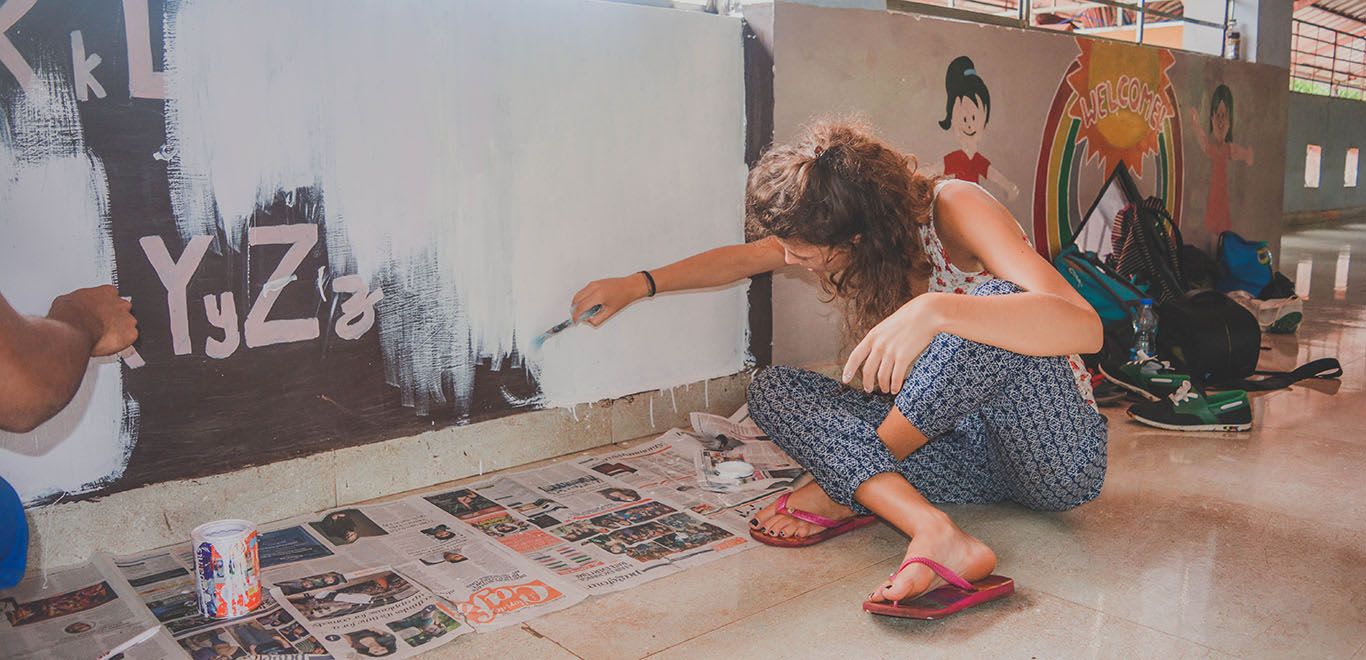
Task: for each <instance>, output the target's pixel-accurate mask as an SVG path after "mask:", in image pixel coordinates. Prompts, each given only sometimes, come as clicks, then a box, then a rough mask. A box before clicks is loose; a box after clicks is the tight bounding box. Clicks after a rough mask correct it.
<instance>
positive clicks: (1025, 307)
mask: <svg viewBox="0 0 1366 660" xmlns="http://www.w3.org/2000/svg"><path fill="white" fill-rule="evenodd" d="M746 197H747V199H746V216H747V220H748V222H749V223H750V225H751V227H752V228H754V229H755V230H757V231H760V232H762V233H765V234H767V237H765V238H763V239H760V240H757V241H754V242H751V243H747V244H745V245H733V246H727V247H722V248H717V249H714V250H710V251H707V252H703V253H701V254H698V255H695V256H692V257H689V258H687V259H684V260H682V261H679V262H677V263H674V264H671V265H668V266H665V267H663V268H659V269H657V270H653V271H642V272H640V273H636V274H633V275H629V276H626V277H620V278H614V279H606V280H598V281H595V282H592V283H590V284H589V285H588V286H586V287H584V288H583V290H581V291H580V292H579V293H578V294H577V295H575V296H574V300H573V303H574V318H582V316H583V315H584V314H585V313H586V312H587V310H589V309H591V308H593V307H594V306H596V305H601V306H602V307H601V310H600V311H598V312H597V313H596V314H595V315H594V316H592V318H590V319H589V322H590V323H591V324H593V325H598V324H601V323H602V322H604V321H606V320H607V319H608V318H611V316H612V315H613V314H615V313H616V312H617V311H619V310H621V309H622V308H623V307H626V306H627V305H629V304H631V303H632V302H634V301H636V300H638V299H640V298H643V297H647V296H652V295H654V294H656V293H658V292H662V291H680V290H687V289H702V288H708V287H714V286H718V285H724V284H728V283H732V282H737V281H740V280H742V279H744V278H747V277H751V276H753V275H756V274H759V273H764V272H768V271H772V270H774V269H777V268H780V267H782V266H783V265H784V264H792V265H798V266H802V267H805V268H806V269H808V270H810V271H812V272H815V273H817V274H819V275H821V276H822V279H823V282H824V284H825V286H826V288H827V290H828V291H829V292H831V293H833V294H834V295H835V296H836V297H837V298H839V299H841V300H842V302H843V303H844V308H845V316H846V320H847V323H848V326H849V328H850V330H851V337H853V338H859V337H862V341H861V342H860V343H859V344H858V346H857V347H856V348H855V349H854V351H853V353H852V354H851V355H850V357H849V360H848V362H847V364H846V365H845V367H844V374H843V376H844V381H845V382H846V383H848V382H850V381H851V380H854V379H855V378H858V380H857V381H856V384H857V385H858V386H859V388H858V389H854V388H851V387H847V386H844V385H841V384H840V383H837V382H835V381H834V380H831V379H829V378H826V377H824V376H821V375H819V374H816V373H813V372H810V371H804V370H800V369H794V368H790V367H772V368H769V369H765V370H763V371H761V372H760V373H758V374H757V375H756V376H755V379H754V382H753V383H752V384H751V385H750V388H749V406H750V415H751V416H752V417H753V418H754V420H755V421H756V422H757V423H758V424H759V426H760V427H761V428H762V429H763V430H764V431H765V432H766V433H768V435H769V436H770V437H771V438H772V439H773V441H774V442H776V443H778V445H779V446H780V447H782V449H783V450H785V451H786V452H787V453H788V454H789V455H791V456H792V457H793V458H794V459H796V460H797V461H798V462H800V463H801V464H802V465H803V466H804V467H805V468H806V469H807V470H809V471H810V472H811V474H812V475H813V476H814V477H815V482H814V483H811V484H808V485H807V486H805V487H803V488H800V489H798V490H796V491H795V492H793V493H791V494H790V495H789V496H786V497H784V498H782V499H780V500H779V501H778V502H776V503H774V504H773V505H771V506H769V507H767V508H765V509H764V510H763V511H761V512H759V514H758V515H757V516H756V517H755V518H754V519H753V520H751V521H750V524H751V525H752V526H753V530H752V532H751V534H752V535H753V536H754V537H755V538H757V539H759V540H760V541H763V542H765V543H769V544H772V545H783V546H798V545H811V544H813V543H817V542H820V541H823V540H825V539H828V538H831V537H833V536H836V535H838V534H842V533H844V532H846V531H849V530H852V529H855V528H857V527H861V526H863V525H865V524H867V523H870V522H872V521H873V520H874V518H873V517H872V515H869V514H876V516H877V517H880V518H882V519H883V520H886V521H887V522H888V523H891V524H892V525H894V526H895V527H896V528H897V529H899V530H901V531H902V532H904V533H905V534H906V535H908V536H909V537H911V542H910V546H909V547H908V549H907V551H906V559H907V560H908V561H907V563H905V564H903V566H902V569H901V570H898V572H897V573H895V574H893V577H892V578H891V579H889V580H888V581H887V582H886V583H884V584H882V585H879V587H878V589H877V590H876V592H874V593H873V594H872V596H871V597H870V600H869V602H868V603H865V609H868V610H869V611H874V612H878V613H884V614H892V615H898V616H920V615H923V614H924V613H925V612H926V611H927V610H926V609H925V607H924V605H925V603H924V602H923V601H922V602H918V603H915V604H912V603H911V601H912V600H913V599H915V598H916V597H918V596H920V595H922V594H926V593H927V592H929V591H930V590H932V589H935V588H936V587H939V586H941V585H943V584H945V583H946V582H947V583H950V584H951V585H957V586H956V587H949V588H948V589H947V590H946V591H945V592H943V593H940V592H936V594H937V596H936V598H937V601H938V605H934V604H931V605H932V607H931V608H930V610H928V611H929V612H930V613H931V614H933V613H940V614H943V613H948V612H951V611H957V610H958V609H962V608H963V607H967V606H970V605H972V604H976V603H977V602H981V601H983V600H990V599H991V598H994V597H998V596H1001V595H1006V594H1008V593H1009V592H1010V591H1011V590H1012V589H1013V586H1012V585H1011V584H1010V582H1009V580H1008V579H1006V578H1000V577H998V576H991V575H990V574H991V572H992V571H993V570H994V569H995V567H996V555H995V553H994V552H992V550H991V549H990V548H988V547H987V546H986V545H985V544H984V543H982V542H981V541H980V540H978V539H976V538H974V537H972V536H970V535H968V534H967V533H966V532H964V531H963V530H962V529H960V528H959V527H958V526H957V525H955V524H954V523H953V521H952V520H950V519H949V517H948V516H947V515H946V514H945V513H944V512H942V511H940V510H939V509H937V508H935V506H934V504H945V503H962V502H974V503H987V502H1001V501H1010V502H1015V503H1018V504H1021V505H1023V506H1026V507H1029V508H1032V509H1038V510H1044V511H1061V510H1065V509H1070V508H1072V507H1075V506H1078V505H1080V504H1082V503H1085V502H1087V501H1089V500H1091V499H1092V498H1094V497H1095V496H1096V495H1097V494H1098V493H1099V492H1100V488H1101V482H1102V481H1103V480H1104V477H1105V466H1106V420H1105V417H1104V416H1102V415H1101V414H1100V413H1099V412H1098V411H1097V410H1096V407H1095V404H1094V402H1093V401H1092V400H1091V390H1090V381H1089V378H1088V377H1087V374H1086V372H1085V370H1084V369H1083V368H1082V366H1081V361H1080V360H1079V359H1078V358H1077V357H1076V356H1075V354H1077V353H1090V352H1094V351H1096V350H1098V349H1099V348H1100V345H1101V341H1102V330H1101V324H1100V319H1099V318H1098V317H1097V316H1096V314H1095V311H1094V310H1093V309H1092V308H1091V307H1090V306H1089V305H1088V304H1087V303H1086V301H1085V300H1084V299H1083V298H1082V297H1081V296H1080V295H1079V294H1078V293H1077V292H1076V291H1074V290H1073V289H1072V288H1071V287H1070V286H1069V285H1068V284H1067V282H1066V281H1065V280H1064V279H1063V278H1062V277H1061V276H1060V275H1059V274H1058V272H1057V271H1056V270H1054V269H1053V267H1052V266H1051V265H1050V264H1049V263H1048V262H1047V261H1046V260H1044V259H1043V258H1042V257H1040V256H1039V254H1038V253H1036V252H1035V251H1034V249H1033V248H1032V247H1031V246H1030V244H1029V242H1028V239H1027V238H1026V237H1025V236H1024V235H1023V233H1022V232H1021V230H1020V226H1019V224H1018V223H1017V222H1016V221H1015V219H1014V218H1013V217H1012V216H1011V214H1010V212H1009V211H1007V210H1006V209H1005V207H1003V206H1002V205H1001V204H1000V203H998V202H997V201H996V200H995V199H994V198H992V197H991V195H990V194H988V193H987V192H986V191H985V190H983V189H982V188H980V187H979V186H977V185H975V184H971V183H966V182H961V181H945V180H935V179H932V178H929V177H926V176H923V175H921V174H918V173H917V172H916V170H915V164H914V161H913V160H912V159H911V158H910V157H908V156H906V155H904V154H902V153H899V152H897V151H896V150H894V149H892V148H890V147H889V146H887V145H886V144H884V143H882V142H881V141H879V140H878V139H876V138H875V137H873V136H872V135H871V133H870V132H869V131H868V130H867V129H866V128H864V127H862V126H859V125H856V124H851V123H844V122H838V123H822V124H818V125H816V126H814V127H812V128H811V129H810V130H808V131H807V132H806V134H805V135H804V136H803V137H802V138H801V139H799V140H798V141H797V142H795V143H793V144H787V145H779V146H775V147H773V148H772V149H770V150H769V151H768V152H767V153H766V154H765V155H764V156H763V158H762V159H761V160H760V161H759V162H758V164H757V165H755V167H754V169H753V170H752V171H751V172H750V175H749V183H748V190H747V195H746ZM860 371H861V372H862V373H861V376H860V375H859V372H860ZM968 583H972V584H971V585H969V584H968ZM955 589H957V591H955ZM944 594H948V596H952V597H951V598H950V597H946V596H944Z"/></svg>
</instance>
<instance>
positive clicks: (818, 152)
mask: <svg viewBox="0 0 1366 660" xmlns="http://www.w3.org/2000/svg"><path fill="white" fill-rule="evenodd" d="M812 151H813V153H814V154H815V155H814V156H813V157H814V158H820V157H821V154H823V153H825V148H824V147H822V146H821V145H819V144H818V145H816V148H815V149H814V150H812Z"/></svg>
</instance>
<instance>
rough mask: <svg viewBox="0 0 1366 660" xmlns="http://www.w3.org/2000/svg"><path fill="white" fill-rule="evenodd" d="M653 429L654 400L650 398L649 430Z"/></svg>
mask: <svg viewBox="0 0 1366 660" xmlns="http://www.w3.org/2000/svg"><path fill="white" fill-rule="evenodd" d="M654 427H655V398H654V397H653V396H652V397H650V428H651V429H653V428H654Z"/></svg>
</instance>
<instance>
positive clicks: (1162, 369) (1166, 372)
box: [1100, 353, 1190, 401]
mask: <svg viewBox="0 0 1366 660" xmlns="http://www.w3.org/2000/svg"><path fill="white" fill-rule="evenodd" d="M1100 373H1101V375H1102V376H1105V379H1106V380H1108V381H1110V382H1112V383H1114V384H1116V385H1118V386H1120V387H1122V388H1124V389H1126V390H1128V391H1130V392H1133V393H1134V394H1137V395H1139V396H1141V397H1143V398H1145V399H1147V400H1149V401H1161V400H1162V399H1163V398H1165V397H1168V396H1171V395H1172V393H1174V392H1176V391H1177V390H1179V389H1181V385H1182V383H1189V382H1190V376H1186V375H1184V374H1178V373H1176V372H1175V371H1172V365H1171V364H1169V363H1167V362H1163V361H1162V360H1159V359H1157V358H1155V357H1152V356H1149V355H1147V354H1145V353H1139V354H1138V358H1137V359H1135V360H1132V361H1130V362H1125V363H1124V364H1121V365H1119V366H1118V367H1116V366H1114V365H1111V366H1110V367H1109V368H1108V369H1107V368H1106V366H1105V365H1103V364H1102V365H1100Z"/></svg>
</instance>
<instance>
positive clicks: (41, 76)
mask: <svg viewBox="0 0 1366 660" xmlns="http://www.w3.org/2000/svg"><path fill="white" fill-rule="evenodd" d="M4 8H5V10H6V11H5V12H4V16H5V17H7V18H5V19H0V20H2V21H3V22H0V36H2V37H3V38H4V39H5V40H6V41H8V42H11V43H12V44H13V46H14V52H15V53H17V57H16V56H14V55H12V54H11V53H10V52H9V51H8V50H7V49H0V53H5V58H4V59H3V61H0V106H2V109H0V117H3V121H0V228H2V229H3V232H4V236H5V241H4V245H3V248H2V249H0V290H2V291H3V292H4V293H5V295H6V296H7V297H9V298H10V299H11V300H12V301H14V302H15V303H16V306H17V307H18V308H19V309H20V311H22V312H26V313H36V314H41V313H44V312H45V311H46V306H47V302H48V301H49V300H50V299H51V297H52V296H53V295H56V294H58V293H60V292H62V291H63V290H66V289H70V288H74V287H76V286H85V285H92V284H96V283H99V282H110V281H113V282H117V283H118V285H119V287H120V291H121V293H122V294H123V295H125V296H130V297H131V298H132V299H133V304H134V311H135V314H136V315H137V317H138V319H139V323H140V327H141V330H142V337H141V339H140V341H139V343H138V345H137V350H138V353H139V356H140V361H141V362H143V363H145V364H144V365H143V366H141V367H140V368H131V367H129V366H124V365H120V364H118V363H116V362H109V363H105V364H101V365H96V366H93V367H92V372H91V374H90V377H89V378H87V382H86V385H85V386H84V388H83V389H82V392H81V394H80V395H79V396H78V398H77V400H76V402H75V404H74V405H73V406H72V407H71V408H69V409H68V410H67V411H66V412H65V413H63V415H62V416H60V417H59V418H57V419H55V420H53V421H51V422H49V423H48V424H46V425H44V426H43V427H41V428H40V429H38V430H37V431H35V432H33V433H30V434H25V435H13V434H3V433H0V474H3V476H4V477H5V478H6V479H8V480H9V481H11V482H12V483H14V485H15V486H16V488H17V489H18V490H19V492H20V494H21V495H22V496H23V497H24V499H25V500H26V501H27V502H28V503H30V504H34V503H39V502H46V501H52V500H56V499H66V500H70V499H72V498H79V497H85V496H90V495H93V494H97V493H108V492H110V491H113V490H122V489H127V488H131V487H134V486H139V485H143V484H149V483H157V482H163V481H167V480H172V479H183V478H190V477H200V476H204V475H210V474H216V473H222V472H226V471H231V470H237V469H241V468H244V467H247V466H253V465H261V464H265V463H270V462H273V461H279V460H282V459H288V458H294V457H299V456H304V455H307V454H311V453H315V452H322V451H327V450H335V449H338V448H341V447H350V446H356V445H362V444H367V443H372V442H376V441H380V440H385V439H389V438H397V437H403V436H411V435H415V434H417V433H419V432H422V431H426V430H430V429H432V428H433V427H437V428H439V427H442V426H450V425H454V424H463V423H467V422H470V421H477V420H480V419H487V418H489V417H494V416H499V415H505V414H508V413H510V412H514V411H522V410H529V409H535V408H544V407H565V408H572V407H573V406H574V405H575V404H577V403H581V402H592V401H597V400H600V399H604V398H611V397H618V396H621V395H625V394H630V393H635V392H641V391H645V390H654V389H659V388H668V387H673V386H676V385H682V384H686V383H694V382H699V381H703V380H706V379H708V378H712V377H716V376H721V375H725V374H733V373H736V372H738V371H740V370H742V369H743V368H744V367H745V364H746V360H747V341H746V340H747V314H748V306H747V302H746V294H745V287H744V286H737V287H731V288H729V289H726V290H723V291H717V292H711V293H706V294H697V295H680V296H664V297H661V298H658V299H654V300H649V301H644V302H642V303H641V304H639V305H636V306H633V307H632V308H630V309H628V310H626V311H625V312H623V313H622V314H621V315H620V316H619V317H618V318H616V319H614V320H613V322H612V323H609V324H607V325H606V326H604V327H603V328H601V329H598V330H595V331H590V330H587V329H575V330H574V331H571V332H566V333H564V334H563V335H561V336H559V337H556V338H555V339H554V340H552V341H551V342H548V343H547V344H546V345H545V346H544V348H543V349H542V350H534V349H533V347H531V346H530V340H531V339H532V338H533V337H535V336H536V335H537V334H539V333H540V332H542V331H543V330H545V329H546V328H548V327H550V326H551V325H554V324H555V323H558V322H559V321H561V320H563V319H564V318H565V317H566V316H568V310H569V301H570V298H571V296H572V295H573V293H574V292H575V291H576V290H577V289H578V288H579V287H580V286H582V285H583V284H585V283H587V282H588V281H589V280H592V279H596V278H600V277H606V276H614V275H621V274H626V273H631V272H634V271H636V270H639V269H641V268H646V267H651V266H656V265H659V264H661V263H667V262H669V261H672V260H675V259H678V258H680V257H682V256H685V255H687V254H690V253H693V252H696V251H699V250H702V249H705V248H708V247H713V246H716V245H721V244H725V243H731V242H737V241H740V240H743V230H742V227H743V223H742V208H741V207H742V200H743V190H744V180H745V173H746V168H745V160H744V149H745V132H744V131H745V115H744V112H745V107H744V91H745V90H744V79H743V75H744V73H743V57H742V41H743V39H742V34H741V22H740V20H739V19H737V18H734V17H723V16H714V15H706V14H702V13H699V12H680V11H672V10H666V9H656V8H646V7H638V6H632V5H623V4H613V3H599V2H578V1H564V0H522V1H520V2H515V3H498V2H474V3H431V2H426V1H417V0H397V1H394V0H386V1H378V0H376V1H370V2H353V3H348V4H346V5H345V6H338V5H335V4H334V3H331V2H324V1H320V0H314V1H301V2H291V3H279V2H267V1H254V0H253V1H243V0H231V1H229V0H186V1H184V2H179V3H165V4H163V3H162V2H161V1H160V0H124V1H123V2H121V3H119V2H101V3H79V4H78V5H73V4H70V3H60V2H41V3H34V2H28V1H18V2H13V1H12V2H8V3H5V4H4ZM0 45H3V44H0ZM680 53H689V56H688V57H679V54H680ZM605 440H606V439H605V438H604V441H605ZM527 442H528V443H534V442H535V439H528V440H527Z"/></svg>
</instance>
